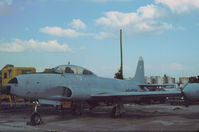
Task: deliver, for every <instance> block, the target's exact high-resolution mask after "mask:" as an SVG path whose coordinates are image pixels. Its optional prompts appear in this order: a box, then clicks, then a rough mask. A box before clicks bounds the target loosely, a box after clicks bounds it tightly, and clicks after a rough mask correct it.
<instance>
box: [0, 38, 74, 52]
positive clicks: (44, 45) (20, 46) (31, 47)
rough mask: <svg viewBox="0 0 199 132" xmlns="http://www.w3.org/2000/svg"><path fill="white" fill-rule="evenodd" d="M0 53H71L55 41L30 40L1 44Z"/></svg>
mask: <svg viewBox="0 0 199 132" xmlns="http://www.w3.org/2000/svg"><path fill="white" fill-rule="evenodd" d="M0 45H1V46H0V52H24V51H47V52H72V49H71V48H69V46H68V45H67V44H60V43H58V42H57V40H50V41H47V42H45V41H37V40H33V39H30V40H28V41H23V40H20V39H15V40H14V41H12V42H5V43H4V42H1V43H0Z"/></svg>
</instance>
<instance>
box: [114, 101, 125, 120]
mask: <svg viewBox="0 0 199 132" xmlns="http://www.w3.org/2000/svg"><path fill="white" fill-rule="evenodd" d="M124 113H125V110H124V105H123V104H116V105H114V106H113V109H112V111H111V117H114V118H118V117H121V116H122V114H124Z"/></svg>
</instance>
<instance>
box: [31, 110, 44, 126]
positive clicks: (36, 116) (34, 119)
mask: <svg viewBox="0 0 199 132" xmlns="http://www.w3.org/2000/svg"><path fill="white" fill-rule="evenodd" d="M30 122H31V124H32V125H40V124H41V123H42V120H41V116H40V114H39V113H37V112H35V113H33V114H32V115H31V117H30Z"/></svg>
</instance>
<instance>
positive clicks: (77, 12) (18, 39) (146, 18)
mask: <svg viewBox="0 0 199 132" xmlns="http://www.w3.org/2000/svg"><path fill="white" fill-rule="evenodd" d="M120 29H123V52H124V55H123V56H124V58H123V59H124V75H125V77H132V76H133V75H134V73H135V69H136V65H137V61H138V58H139V56H142V57H143V58H144V61H145V73H146V75H147V76H152V75H154V76H156V75H160V76H162V75H163V74H167V75H169V76H174V77H179V76H196V75H199V70H198V69H199V60H198V58H199V54H198V49H199V43H198V42H199V37H198V35H199V1H198V0H142V1H140V0H75V1H74V0H0V69H1V68H3V66H5V65H6V64H13V65H15V66H19V67H21V66H28V67H29V66H31V67H35V68H36V69H37V71H43V70H44V68H51V67H55V66H57V65H60V64H66V63H67V62H68V61H70V62H71V64H75V65H80V66H83V67H86V68H88V69H90V70H92V71H93V72H95V73H96V74H97V75H100V76H104V77H111V78H112V77H113V76H114V73H115V72H117V71H118V68H119V64H120V60H119V57H120V54H119V53H120V52H119V50H120V49H119V42H120V41H119V30H120Z"/></svg>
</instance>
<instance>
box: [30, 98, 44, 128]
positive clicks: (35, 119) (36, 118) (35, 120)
mask: <svg viewBox="0 0 199 132" xmlns="http://www.w3.org/2000/svg"><path fill="white" fill-rule="evenodd" d="M33 103H34V112H33V113H32V115H31V116H30V122H27V125H33V126H35V125H40V124H41V123H42V120H41V116H40V114H39V113H38V111H37V107H38V105H39V102H38V101H35V102H33Z"/></svg>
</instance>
